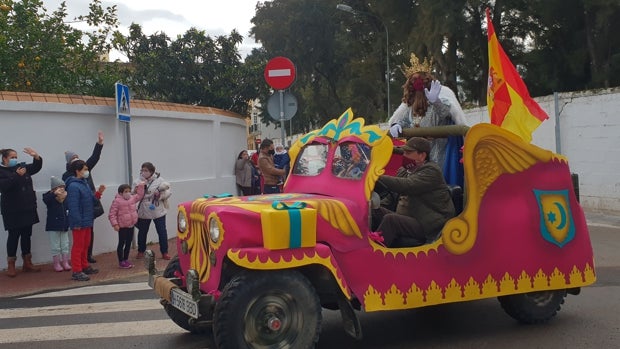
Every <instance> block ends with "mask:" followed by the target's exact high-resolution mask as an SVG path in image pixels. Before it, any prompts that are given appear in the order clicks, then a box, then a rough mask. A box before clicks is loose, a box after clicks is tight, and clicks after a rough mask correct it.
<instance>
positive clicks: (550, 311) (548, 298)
mask: <svg viewBox="0 0 620 349" xmlns="http://www.w3.org/2000/svg"><path fill="white" fill-rule="evenodd" d="M565 297H566V290H556V291H541V292H530V293H522V294H515V295H510V296H501V297H498V299H499V302H500V304H501V305H502V308H503V309H504V311H506V313H508V315H510V316H511V317H513V318H514V319H516V320H518V321H519V322H522V323H525V324H538V323H543V322H545V321H548V320H549V319H551V318H552V317H554V316H555V315H556V314H557V312H558V310H560V307H561V305H562V304H564V298H565Z"/></svg>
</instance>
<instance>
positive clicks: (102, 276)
mask: <svg viewBox="0 0 620 349" xmlns="http://www.w3.org/2000/svg"><path fill="white" fill-rule="evenodd" d="M176 246H177V245H176V238H173V239H170V240H168V251H169V252H170V256H175V255H176V253H177V252H176V251H177V247H176ZM147 249H149V250H153V252H155V257H156V266H157V269H158V270H164V269H165V268H166V265H168V262H169V261H167V260H163V259H161V253H160V252H159V244H152V245H148V246H147ZM136 253H138V251H137V250H134V249H132V250H131V252H130V254H129V260H130V261H131V262H132V263H133V264H135V266H134V267H133V268H131V269H120V268H119V267H118V259H117V257H116V251H113V252H107V253H103V254H99V255H95V256H94V258H95V259H96V260H97V263H93V264H92V266H93V268H95V269H99V273H97V274H94V275H90V281H75V280H71V271H63V272H57V271H55V270H54V268H53V265H52V264H37V266H38V267H41V271H40V272H36V273H24V272H22V268H21V266H20V267H19V268H18V269H17V276H16V277H14V278H10V277H8V276H6V275H5V272H6V271H5V270H2V271H0V298H3V297H15V296H25V295H30V294H34V293H38V292H42V291H50V290H61V289H67V288H74V287H83V286H92V285H97V284H100V283H103V282H106V281H111V280H118V279H126V278H132V277H136V276H140V275H143V276H144V282H145V284H146V281H147V275H148V273H147V271H146V268H145V267H144V259H135V256H136ZM20 263H21V262H20ZM20 265H21V264H20Z"/></svg>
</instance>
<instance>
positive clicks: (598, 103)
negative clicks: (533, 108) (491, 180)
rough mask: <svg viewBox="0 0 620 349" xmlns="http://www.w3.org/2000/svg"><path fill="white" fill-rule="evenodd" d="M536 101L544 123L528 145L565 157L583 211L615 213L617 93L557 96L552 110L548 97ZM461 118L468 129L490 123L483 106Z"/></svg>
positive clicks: (619, 150)
mask: <svg viewBox="0 0 620 349" xmlns="http://www.w3.org/2000/svg"><path fill="white" fill-rule="evenodd" d="M536 101H537V102H538V103H539V104H540V105H541V107H542V108H543V109H544V110H545V111H546V112H547V114H549V119H548V120H546V121H545V122H543V123H542V124H541V125H540V127H538V129H536V131H534V133H533V139H532V143H533V144H536V145H538V146H539V147H542V148H545V149H549V150H552V151H554V152H559V153H561V154H562V155H565V156H567V157H568V160H569V165H570V168H571V171H572V172H573V173H577V174H578V175H579V191H580V196H581V204H582V206H583V207H585V208H587V209H591V210H602V211H620V177H619V176H618V174H620V113H619V112H618V110H620V89H618V88H616V89H607V90H598V91H582V92H566V93H558V94H557V108H556V101H555V96H553V95H552V96H545V97H541V98H536ZM556 109H557V110H556ZM465 114H466V117H467V122H468V125H470V126H471V125H474V124H477V123H480V122H488V120H489V118H488V112H487V109H486V107H485V108H474V109H468V110H465ZM556 115H557V117H556ZM556 119H557V120H559V125H560V127H559V129H557V130H556V123H557V122H556ZM556 137H557V138H558V139H559V148H560V149H557V146H556Z"/></svg>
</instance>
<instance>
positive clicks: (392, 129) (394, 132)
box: [390, 124, 403, 138]
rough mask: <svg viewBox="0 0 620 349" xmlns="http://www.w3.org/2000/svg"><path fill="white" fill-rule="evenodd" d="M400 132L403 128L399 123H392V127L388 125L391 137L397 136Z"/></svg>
mask: <svg viewBox="0 0 620 349" xmlns="http://www.w3.org/2000/svg"><path fill="white" fill-rule="evenodd" d="M402 132H403V128H402V127H401V126H400V124H394V125H392V127H390V134H391V135H392V138H396V137H398V135H399V134H401V133H402Z"/></svg>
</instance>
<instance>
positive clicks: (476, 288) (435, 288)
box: [363, 263, 596, 311]
mask: <svg viewBox="0 0 620 349" xmlns="http://www.w3.org/2000/svg"><path fill="white" fill-rule="evenodd" d="M567 280H568V281H567ZM595 281H596V275H595V273H594V269H593V268H592V266H591V265H590V264H589V263H586V264H585V266H584V267H583V269H580V268H578V267H577V266H576V265H575V266H573V268H572V270H571V272H570V274H569V275H568V278H567V277H566V275H565V274H564V273H562V272H561V271H560V270H559V269H558V268H554V269H553V272H552V273H551V274H550V275H546V274H545V273H544V272H543V271H542V269H539V270H538V271H537V272H536V274H535V275H533V276H531V275H529V274H527V273H526V272H525V270H523V271H521V273H520V274H519V275H518V276H517V277H516V278H515V277H513V276H512V275H510V274H509V273H504V275H503V276H502V278H501V279H500V280H495V279H494V278H493V277H492V276H491V274H488V275H487V276H486V278H485V279H484V280H476V279H475V278H474V277H470V278H469V279H468V280H467V283H466V284H464V285H461V284H459V283H458V282H457V281H456V280H455V279H454V278H453V279H451V280H450V281H449V282H448V283H447V284H445V285H440V284H438V283H437V282H436V281H434V280H432V281H431V283H430V284H429V286H428V287H427V288H426V289H421V288H420V286H419V285H417V284H416V283H412V284H411V287H409V288H408V289H407V290H401V289H399V288H398V287H397V286H396V285H395V284H393V285H392V286H391V287H390V288H389V289H388V290H387V292H385V293H381V292H379V291H378V290H377V289H376V288H374V287H373V286H372V285H368V288H367V290H366V292H365V293H364V296H363V300H364V308H365V310H366V311H378V310H397V309H408V308H417V307H424V306H428V305H436V304H444V303H452V302H461V301H470V300H476V299H483V298H492V297H497V296H505V295H511V294H517V293H527V292H535V291H551V290H560V289H567V288H575V287H582V286H587V285H591V284H593V283H594V282H595Z"/></svg>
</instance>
